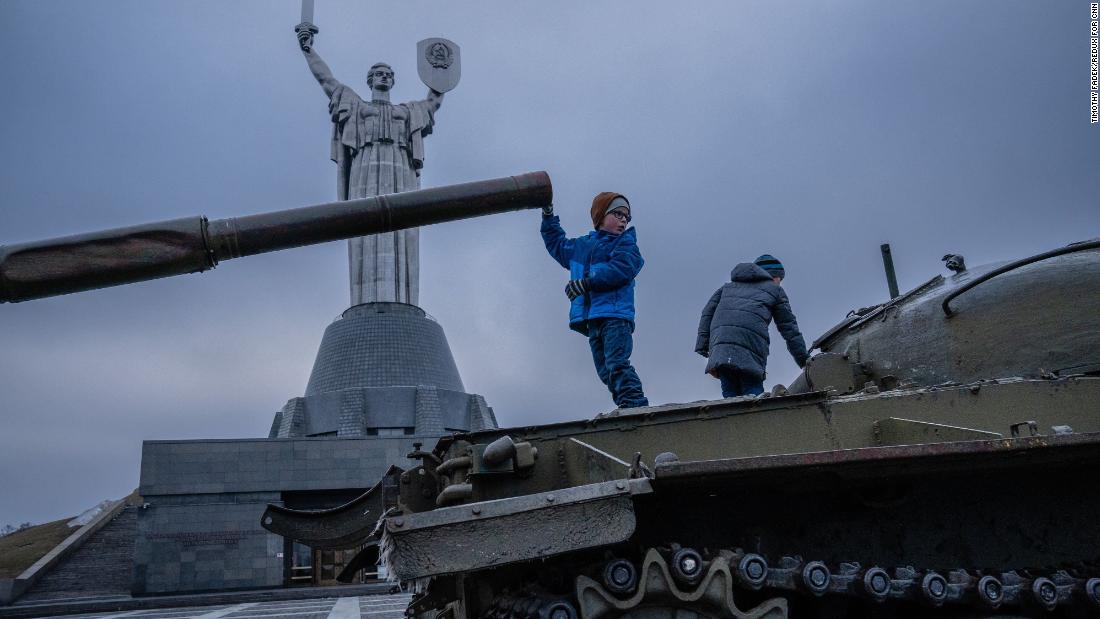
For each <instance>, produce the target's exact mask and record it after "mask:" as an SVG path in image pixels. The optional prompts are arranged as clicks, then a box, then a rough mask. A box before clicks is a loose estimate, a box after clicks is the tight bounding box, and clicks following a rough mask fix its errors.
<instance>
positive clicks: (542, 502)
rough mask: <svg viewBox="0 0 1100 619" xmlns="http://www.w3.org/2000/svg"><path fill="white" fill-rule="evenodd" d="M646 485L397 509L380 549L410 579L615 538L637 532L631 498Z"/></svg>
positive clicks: (595, 544) (399, 573) (609, 485)
mask: <svg viewBox="0 0 1100 619" xmlns="http://www.w3.org/2000/svg"><path fill="white" fill-rule="evenodd" d="M649 492H651V488H650V486H649V483H648V480H644V479H643V480H629V481H628V480H620V481H613V482H605V483H602V484H591V485H589V486H581V487H577V488H568V489H565V490H561V491H554V492H546V493H539V494H535V495H530V496H522V497H514V498H511V499H503V500H499V501H489V502H485V503H479V504H476V505H472V506H467V505H463V506H455V507H447V508H442V509H437V510H434V511H430V512H424V513H420V514H407V515H397V516H393V517H390V518H387V519H386V528H385V536H384V539H383V547H384V556H385V558H386V562H387V565H389V567H390V569H391V570H392V571H393V573H394V575H395V576H397V577H398V578H400V579H402V580H409V579H413V578H422V577H425V576H435V575H441V574H450V573H455V572H467V571H474V570H479V569H484V568H487V567H497V566H501V565H506V564H509V563H515V562H518V561H526V560H530V559H538V558H546V557H551V556H555V555H559V554H562V553H566V552H573V551H577V550H583V549H587V548H592V547H598V546H606V545H610V544H616V543H619V542H622V541H624V540H626V539H628V538H629V537H630V536H631V535H632V534H633V533H634V527H635V524H636V519H635V516H634V504H633V501H632V498H631V497H632V496H633V495H637V494H648V493H649ZM593 523H599V526H592V524H593ZM532 531H538V534H537V535H532Z"/></svg>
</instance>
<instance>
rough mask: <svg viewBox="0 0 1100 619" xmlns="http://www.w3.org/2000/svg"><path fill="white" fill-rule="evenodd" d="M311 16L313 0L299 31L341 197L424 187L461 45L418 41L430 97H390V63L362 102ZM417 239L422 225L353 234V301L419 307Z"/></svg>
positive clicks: (378, 67) (374, 75) (372, 79)
mask: <svg viewBox="0 0 1100 619" xmlns="http://www.w3.org/2000/svg"><path fill="white" fill-rule="evenodd" d="M312 18H313V1H312V0H303V2H302V22H301V23H300V24H298V26H297V27H296V28H295V29H294V30H295V32H296V33H297V36H298V44H299V46H300V47H301V49H302V53H303V55H305V58H306V62H307V63H308V64H309V69H310V71H311V72H312V73H313V76H314V77H315V78H316V79H317V82H318V83H320V85H321V88H322V90H324V92H325V96H327V97H328V98H329V107H328V110H329V115H330V117H331V119H332V125H333V130H332V155H331V156H332V160H333V161H334V162H336V169H337V196H338V198H339V199H340V200H352V199H356V198H365V197H369V196H377V195H382V194H389V193H398V192H402V191H411V190H414V189H419V188H420V170H421V168H423V166H424V137H425V136H427V135H429V134H430V133H431V132H432V127H433V126H434V124H435V113H436V111H437V110H438V109H439V107H440V105H441V104H442V103H443V93H445V92H447V91H448V90H451V89H453V88H454V87H455V86H456V85H457V84H458V79H459V76H460V64H459V48H458V46H457V45H455V44H454V43H453V42H451V41H448V40H446V39H440V38H433V39H425V40H423V41H420V42H419V43H418V44H417V72H418V74H419V75H420V79H421V81H423V82H424V84H425V85H426V86H428V96H427V98H425V99H423V100H419V101H409V102H406V103H400V104H396V105H394V104H393V103H391V102H390V91H391V89H392V88H393V85H394V72H393V69H392V68H391V67H390V65H388V64H386V63H384V62H379V63H376V64H374V65H373V66H371V68H370V70H369V71H368V73H367V78H366V79H367V85H368V86H369V87H370V90H371V96H370V98H369V99H368V100H364V99H362V98H361V97H360V96H359V95H358V94H357V93H356V92H355V91H354V90H353V89H352V88H351V87H349V86H347V85H346V84H344V83H342V82H340V81H338V80H337V79H336V78H335V77H333V75H332V70H331V69H329V67H328V65H327V64H326V63H325V61H324V60H322V59H321V56H320V55H318V54H317V52H316V50H314V49H313V36H314V35H315V34H317V32H318V28H317V27H316V26H315V25H314V24H313V23H312ZM419 239H420V231H419V229H417V228H413V229H409V230H399V231H396V232H390V233H385V234H373V235H370V236H364V237H359V238H354V239H350V240H349V241H348V262H349V266H350V273H349V275H350V283H351V305H352V306H355V305H360V304H363V303H374V302H397V303H407V304H410V305H418V304H419V303H418V301H419V284H420V257H419Z"/></svg>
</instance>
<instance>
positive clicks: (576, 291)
mask: <svg viewBox="0 0 1100 619" xmlns="http://www.w3.org/2000/svg"><path fill="white" fill-rule="evenodd" d="M586 292H588V280H587V279H571V280H569V283H568V284H566V285H565V296H567V297H569V300H570V301H572V300H573V299H576V298H577V297H579V296H581V295H582V294H584V293H586Z"/></svg>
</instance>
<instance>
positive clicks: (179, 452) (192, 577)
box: [133, 436, 436, 594]
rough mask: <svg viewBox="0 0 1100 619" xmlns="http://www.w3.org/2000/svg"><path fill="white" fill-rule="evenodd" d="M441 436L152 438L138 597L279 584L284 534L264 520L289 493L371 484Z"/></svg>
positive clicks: (144, 480)
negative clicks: (417, 447) (270, 530)
mask: <svg viewBox="0 0 1100 619" xmlns="http://www.w3.org/2000/svg"><path fill="white" fill-rule="evenodd" d="M435 440H436V437H426V436H402V437H393V438H382V437H364V438H300V439H244V440H195V441H146V442H145V443H144V444H143V446H142V461H141V485H140V489H139V491H140V493H141V495H142V496H143V497H144V498H145V505H144V506H143V507H142V508H140V509H138V527H137V537H136V540H135V546H134V580H133V593H134V594H148V593H175V592H193V591H213V590H226V589H248V588H257V587H278V586H281V585H282V584H283V582H284V572H283V570H284V567H283V565H284V559H283V558H282V557H281V556H280V554H281V553H283V538H282V537H279V536H277V535H273V534H271V533H268V532H267V531H266V530H265V529H263V527H261V526H260V517H261V515H262V514H263V511H264V509H265V508H266V507H267V505H268V504H269V503H275V504H281V502H282V493H283V492H301V491H326V490H327V491H335V490H347V489H364V490H365V489H367V488H369V487H371V486H373V485H374V484H375V483H377V482H378V481H379V480H380V479H381V478H382V474H383V473H385V470H386V468H388V466H389V465H390V463H398V464H400V463H402V462H403V461H405V454H407V453H408V452H410V451H412V449H413V447H412V444H413V443H414V442H424V443H425V444H428V445H431V444H434V442H435Z"/></svg>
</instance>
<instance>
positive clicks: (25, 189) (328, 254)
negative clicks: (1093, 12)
mask: <svg viewBox="0 0 1100 619" xmlns="http://www.w3.org/2000/svg"><path fill="white" fill-rule="evenodd" d="M316 4H317V7H316V17H315V21H316V23H317V24H318V25H319V26H320V29H321V32H320V34H319V35H318V36H317V38H316V41H315V46H316V49H317V50H318V52H319V53H320V54H321V55H322V57H323V58H324V59H325V60H326V61H327V62H328V63H329V65H330V66H331V67H332V70H333V72H334V74H335V75H336V77H337V78H338V79H340V80H342V81H344V82H345V83H347V84H349V85H351V86H352V87H354V88H356V89H358V90H359V92H360V93H361V94H367V93H368V88H367V87H366V84H365V79H364V75H365V73H366V70H367V68H368V67H369V66H370V65H371V64H372V63H374V62H376V61H379V60H384V61H387V62H389V63H390V64H391V65H392V66H393V68H394V69H395V71H396V74H397V83H396V86H395V89H394V100H395V101H398V100H408V99H413V98H421V97H422V96H423V95H424V93H425V87H424V86H423V85H422V84H421V83H420V81H419V79H418V78H417V76H416V59H415V53H414V52H415V44H416V42H417V41H418V40H420V39H423V38H427V37H434V36H443V37H447V38H450V39H452V40H454V41H455V42H457V43H458V44H459V45H460V46H461V48H462V81H461V83H460V84H459V86H458V87H457V89H455V90H454V91H452V92H450V93H448V94H447V96H446V100H445V101H444V103H443V107H442V109H441V110H440V111H439V113H438V115H437V124H436V127H435V133H434V134H433V135H431V136H430V137H429V138H428V139H427V141H426V150H427V156H426V164H425V166H426V167H425V170H424V174H423V177H422V182H423V185H424V186H437V185H444V184H450V183H457V182H465V181H471V180H477V179H484V178H494V177H499V176H505V175H509V174H517V173H521V172H527V171H531V170H547V171H548V172H549V173H550V176H551V178H552V179H553V182H554V190H555V195H556V199H555V202H556V208H557V211H558V213H559V214H560V215H561V217H562V221H563V224H564V226H565V227H566V230H567V231H569V232H570V233H571V234H573V235H579V234H583V233H585V232H586V231H587V230H588V229H589V228H590V221H589V217H588V208H589V204H590V201H591V198H592V196H593V195H594V194H595V193H597V192H599V191H604V190H612V191H618V192H622V193H624V194H626V195H627V196H628V197H629V198H630V199H631V202H632V204H633V206H634V213H633V215H634V223H635V225H636V227H637V229H638V240H639V245H640V247H641V250H642V254H643V256H644V257H645V259H646V266H645V268H644V270H643V271H642V273H641V275H640V276H639V278H638V286H637V306H638V320H637V330H636V332H635V348H634V351H635V352H634V362H635V365H636V367H637V369H638V372H639V374H640V376H641V378H642V381H643V383H644V385H645V390H646V394H647V395H648V396H649V399H650V401H651V402H653V403H665V402H686V401H692V400H699V399H707V398H716V397H719V394H720V389H719V385H718V382H717V381H715V380H714V379H711V378H709V377H707V376H705V375H704V374H703V367H704V361H703V359H702V358H701V357H699V356H697V355H695V354H694V353H693V347H694V339H695V329H696V325H697V321H698V317H699V311H700V310H701V308H702V306H703V305H704V303H705V302H706V300H707V299H708V297H709V296H710V294H711V293H712V292H713V291H714V290H715V289H716V288H717V287H718V286H720V285H721V284H722V283H723V281H726V280H727V279H728V277H729V271H730V269H731V268H732V267H733V265H735V264H736V263H738V262H742V261H751V260H752V259H753V258H755V257H756V256H757V255H759V254H761V253H765V252H767V253H772V254H774V255H776V256H778V257H779V258H780V259H781V260H782V261H783V262H784V263H785V264H786V266H787V273H788V277H787V279H786V280H785V282H784V287H785V288H786V290H787V292H788V294H789V296H790V299H791V303H792V306H793V308H794V311H795V313H796V314H797V316H798V320H799V324H800V325H801V327H802V330H803V333H804V334H805V336H806V339H807V341H812V340H813V339H814V338H816V337H817V336H818V335H820V334H821V333H822V332H824V331H825V330H826V329H828V328H829V327H830V326H832V325H833V324H835V323H836V322H838V321H839V320H841V319H842V318H843V317H844V315H845V313H846V312H847V311H848V310H850V309H852V308H855V307H859V306H866V305H870V304H874V303H878V302H881V301H883V300H885V298H886V297H887V289H886V284H885V279H884V276H883V272H882V263H881V259H880V256H879V244H880V243H884V242H889V243H891V244H892V246H893V250H894V259H895V264H896V265H897V272H898V278H899V281H900V284H901V286H902V288H903V289H905V288H910V287H912V286H914V285H916V284H918V283H919V282H922V281H924V280H926V279H928V278H929V277H931V276H933V275H935V274H936V273H941V272H944V271H943V270H942V263H941V262H940V257H941V256H943V255H944V254H945V253H948V252H952V253H962V254H964V255H965V256H966V259H967V262H968V263H969V264H971V265H977V264H982V263H986V262H993V261H1000V260H1006V259H1010V258H1014V257H1020V256H1023V255H1027V254H1031V253H1037V252H1039V251H1043V250H1047V249H1051V248H1053V247H1056V246H1060V245H1064V244H1066V243H1069V242H1072V241H1076V240H1081V239H1086V238H1092V237H1096V236H1100V203H1098V198H1100V126H1098V125H1092V124H1090V123H1089V36H1088V22H1089V14H1088V13H1089V6H1088V2H1087V1H1085V0H1072V1H1070V0H1064V1H1060V2H1043V3H1038V2H1030V1H1027V2H1023V1H1017V2H1005V1H997V2H994V1H992V0H989V1H980V2H979V1H974V2H955V1H953V0H952V1H947V0H942V1H933V2H882V1H881V0H868V1H866V2H857V1H845V2H829V3H822V2H809V1H807V2H764V1H761V2H727V1H716V2H690V3H680V4H676V5H674V4H673V3H670V2H667V1H653V2H638V1H631V2H626V1H621V2H618V1H617V2H611V1H583V2H581V1H576V2H546V1H515V0H508V1H503V0H502V1H499V2H478V3H465V2H449V3H436V2H426V1H407V2H400V3H398V2H352V1H347V2H343V1H337V0H317V2H316ZM298 18H299V4H298V2H297V0H286V1H277V2H276V1H271V0H255V1H249V2H244V1H241V2H225V1H224V0H211V1H209V2H199V1H191V0H189V1H186V2H183V1H167V0H165V1H160V2H148V1H147V0H132V1H125V2H123V1H108V0H102V1H97V2H83V1H81V2H78V1H71V2H59V1H50V0H47V1H43V0H34V1H30V0H3V2H0V23H2V24H4V31H5V32H4V36H3V37H0V58H2V59H3V60H2V61H0V83H3V84H4V88H3V89H2V91H0V188H2V192H0V204H2V209H0V244H9V243H17V242H22V241H29V240H35V239H40V238H48V237H53V236H60V235H64V234H71V233H78V232H85V231H91V230H96V229H101V228H110V227H116V226H123V225H128V224H135V223H142V222H149V221H156V220H162V219H169V218H174V217H181V216H187V215H198V214H205V215H207V216H209V217H211V218H222V217H231V216H237V215H245V214H251V213H258V212H263V211H268V210H276V209H282V208H288V207H293V206H301V205H306V204H315V203H321V202H327V201H331V200H333V199H335V174H336V172H335V169H334V164H332V163H331V162H330V161H329V158H328V155H329V135H330V131H331V129H330V124H329V121H328V118H327V113H326V109H327V100H326V99H325V97H324V95H323V93H322V91H321V89H320V87H319V86H318V85H317V83H316V82H315V81H314V80H313V78H312V76H311V75H310V73H309V71H308V69H307V67H306V63H305V61H304V60H303V58H302V56H301V53H300V52H299V51H298V48H297V45H296V41H295V37H294V33H293V30H292V29H293V26H294V25H295V24H296V23H297V21H298ZM538 225H539V216H538V214H537V212H534V211H530V212H522V213H511V214H506V215H501V216H495V217H490V218H483V219H478V220H470V221H465V222H460V223H453V224H445V225H440V226H434V227H429V228H426V229H424V230H423V232H422V236H421V248H422V255H421V265H422V267H421V286H422V289H421V295H420V299H421V304H422V306H423V307H424V309H425V310H426V311H427V312H428V313H429V314H431V315H433V316H435V317H436V318H437V319H438V320H439V322H440V323H442V325H443V327H444V329H445V330H446V333H447V336H448V338H449V341H450V345H451V348H452V350H453V351H454V355H455V358H456V360H457V362H458V365H459V368H460V370H461V372H462V377H463V379H464V381H465V384H466V387H467V390H468V391H471V392H474V393H480V394H483V395H484V396H485V397H486V399H487V400H488V402H489V404H490V405H491V406H493V407H494V409H495V410H496V413H497V417H498V419H499V420H500V422H501V423H502V424H503V425H519V424H531V423H537V422H543V421H560V420H565V419H574V418H582V417H588V416H592V415H594V414H596V413H598V412H601V411H606V410H609V409H611V408H612V407H613V405H612V404H611V400H610V397H609V395H608V394H607V392H606V390H605V388H604V387H603V386H602V385H601V384H600V383H599V381H598V380H597V378H596V376H595V372H594V371H593V368H592V362H591V359H590V357H589V353H588V345H587V342H586V341H585V339H584V338H583V337H581V336H579V335H577V334H575V333H572V332H570V331H569V330H568V328H567V326H566V322H567V310H568V308H567V305H568V303H567V300H566V298H565V295H564V294H563V292H562V288H563V286H564V284H565V281H566V280H567V274H566V272H565V271H563V270H562V269H561V268H560V267H558V266H557V265H556V263H555V262H554V261H553V260H551V259H550V258H549V257H548V256H547V255H546V252H545V250H544V249H543V246H542V242H541V240H540V238H539V234H538ZM346 260H347V258H346V248H345V244H344V243H343V242H339V243H330V244H327V245H323V246H318V247H311V248H304V249H297V250H291V251H286V252H282V253H278V254H270V255H264V256H257V257H253V258H249V259H243V260H235V261H232V262H229V263H226V264H223V265H222V266H221V267H219V268H218V269H217V270H215V271H213V272H209V273H205V274H202V275H190V276H185V277H177V278H172V279H166V280H160V281H156V282H148V283H143V284H138V285H133V286H128V287H123V288H113V289H107V290H102V291H96V292H91V293H83V294H77V295H70V296H65V297H60V298H54V299H47V300H41V301H32V302H27V303H22V304H15V305H4V306H0V525H3V524H7V523H12V524H18V523H20V522H23V521H32V522H42V521H46V520H51V519H55V518H61V517H65V516H70V515H74V514H76V513H79V512H80V511H81V510H83V509H85V508H87V507H90V506H92V505H94V504H95V503H97V502H99V501H100V500H102V499H104V498H117V497H120V496H123V495H125V494H127V493H128V492H130V491H131V490H133V489H134V488H135V487H136V486H137V484H138V466H139V461H140V453H141V441H142V440H146V439H169V438H177V439H178V438H237V437H262V436H266V435H267V431H268V428H269V426H270V423H271V418H272V415H273V414H274V412H275V411H276V410H278V409H279V408H280V407H281V406H282V405H283V404H284V403H285V402H286V401H287V400H288V399H289V398H291V397H295V396H300V395H301V394H302V393H303V392H304V390H305V385H306V380H307V378H308V376H309V371H310V368H311V367H312V364H313V359H314V356H315V354H316V351H317V346H318V344H319V343H320V338H321V334H322V332H323V331H324V328H325V327H326V326H327V325H328V324H329V323H330V322H331V321H332V320H333V318H334V317H336V316H337V315H339V314H340V312H341V311H343V310H344V309H345V308H346V307H347V304H348V284H347V263H346ZM769 370H770V371H769V376H768V381H767V384H768V385H769V386H770V385H771V384H774V383H775V382H782V383H789V382H790V381H791V380H792V379H793V378H794V377H795V376H796V375H797V368H796V367H795V365H794V363H793V362H792V361H791V359H790V357H789V355H788V354H787V352H786V350H785V348H784V347H783V344H782V340H781V339H780V338H779V337H778V334H777V333H775V332H774V328H773V336H772V357H771V364H770V368H769Z"/></svg>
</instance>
